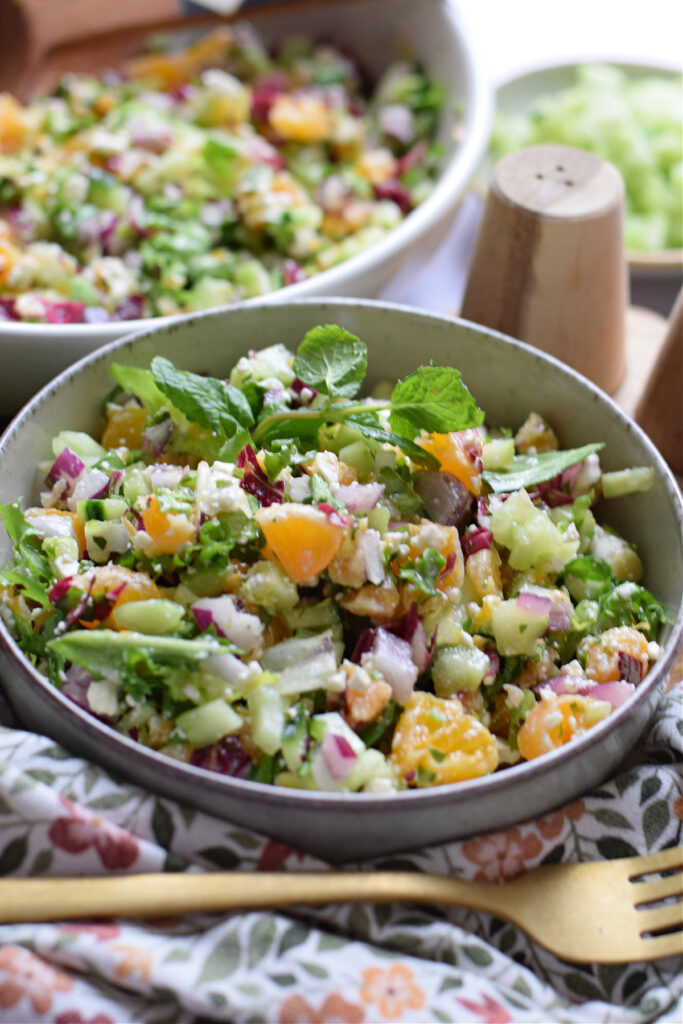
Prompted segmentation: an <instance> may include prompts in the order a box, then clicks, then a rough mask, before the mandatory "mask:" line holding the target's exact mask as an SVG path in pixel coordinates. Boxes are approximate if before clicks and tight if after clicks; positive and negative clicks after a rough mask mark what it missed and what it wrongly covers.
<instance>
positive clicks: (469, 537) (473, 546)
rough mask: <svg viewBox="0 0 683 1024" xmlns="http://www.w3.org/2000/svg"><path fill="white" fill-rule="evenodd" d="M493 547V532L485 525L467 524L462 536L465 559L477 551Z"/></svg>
mask: <svg viewBox="0 0 683 1024" xmlns="http://www.w3.org/2000/svg"><path fill="white" fill-rule="evenodd" d="M492 547H493V534H492V533H491V531H490V530H489V529H488V528H487V527H486V526H480V527H476V526H468V528H467V529H466V530H465V533H464V534H463V537H462V550H463V554H464V556H465V559H468V558H469V557H470V555H474V554H475V553H476V552H477V551H485V550H487V549H488V548H492Z"/></svg>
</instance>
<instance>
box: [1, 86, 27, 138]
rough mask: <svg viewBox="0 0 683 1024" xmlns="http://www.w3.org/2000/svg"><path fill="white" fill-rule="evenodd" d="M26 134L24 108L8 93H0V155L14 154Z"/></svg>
mask: <svg viewBox="0 0 683 1024" xmlns="http://www.w3.org/2000/svg"><path fill="white" fill-rule="evenodd" d="M27 134H28V131H27V126H26V121H25V120H24V108H23V107H22V105H21V103H19V102H18V101H17V100H15V98H14V96H10V94H9V93H7V92H3V93H0V153H16V152H17V151H18V150H20V149H21V147H22V146H23V145H24V143H25V142H26V136H27Z"/></svg>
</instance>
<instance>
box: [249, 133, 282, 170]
mask: <svg viewBox="0 0 683 1024" xmlns="http://www.w3.org/2000/svg"><path fill="white" fill-rule="evenodd" d="M248 152H249V156H250V157H251V159H252V160H253V161H254V163H257V164H267V165H268V166H269V167H272V168H274V169H275V170H276V171H284V169H285V168H286V166H287V163H286V161H285V158H284V157H283V156H282V153H280V152H279V151H278V150H277V149H276V148H275V146H273V145H272V144H271V143H270V142H268V140H267V139H264V138H263V137H262V136H260V135H255V136H254V137H253V138H252V139H250V140H249V146H248Z"/></svg>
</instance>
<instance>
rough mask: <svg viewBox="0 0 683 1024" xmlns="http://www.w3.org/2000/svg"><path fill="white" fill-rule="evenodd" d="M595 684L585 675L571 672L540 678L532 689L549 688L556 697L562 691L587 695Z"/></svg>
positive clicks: (582, 695) (593, 688)
mask: <svg viewBox="0 0 683 1024" xmlns="http://www.w3.org/2000/svg"><path fill="white" fill-rule="evenodd" d="M596 686H597V683H595V682H594V681H593V680H592V679H589V678H588V677H587V676H580V675H575V674H571V673H567V674H562V675H559V676H553V677H552V679H542V680H539V682H537V683H535V684H534V686H533V689H534V690H550V692H551V693H554V694H555V695H556V696H557V697H559V696H561V695H562V694H564V693H575V694H577V695H578V696H579V697H587V696H588V695H589V694H592V693H593V691H594V690H595V688H596Z"/></svg>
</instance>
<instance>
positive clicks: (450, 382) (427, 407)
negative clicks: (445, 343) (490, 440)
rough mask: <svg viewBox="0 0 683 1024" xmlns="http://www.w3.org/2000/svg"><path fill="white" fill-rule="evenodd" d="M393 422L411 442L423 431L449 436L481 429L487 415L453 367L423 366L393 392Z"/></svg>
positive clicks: (397, 429)
mask: <svg viewBox="0 0 683 1024" xmlns="http://www.w3.org/2000/svg"><path fill="white" fill-rule="evenodd" d="M389 422H390V423H391V426H392V428H393V429H394V430H395V431H396V432H397V433H398V434H401V435H402V436H403V437H407V438H409V439H410V440H412V438H414V437H416V436H417V435H418V434H419V433H420V431H421V430H426V431H427V432H428V433H433V434H448V433H450V432H451V431H454V430H465V429H466V428H468V427H478V426H479V425H480V424H481V423H483V422H484V413H483V412H482V411H481V409H479V408H478V407H477V403H476V402H475V400H474V398H473V397H472V395H471V394H470V392H469V391H468V390H467V388H466V387H465V385H464V384H463V382H462V379H461V377H460V372H459V371H458V370H456V369H454V368H453V367H452V366H433V365H430V366H421V367H420V368H419V369H418V370H416V371H415V373H411V374H410V376H409V377H405V378H404V379H403V380H400V381H399V382H398V383H397V384H396V386H395V387H394V390H393V391H392V393H391V411H390V413H389Z"/></svg>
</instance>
